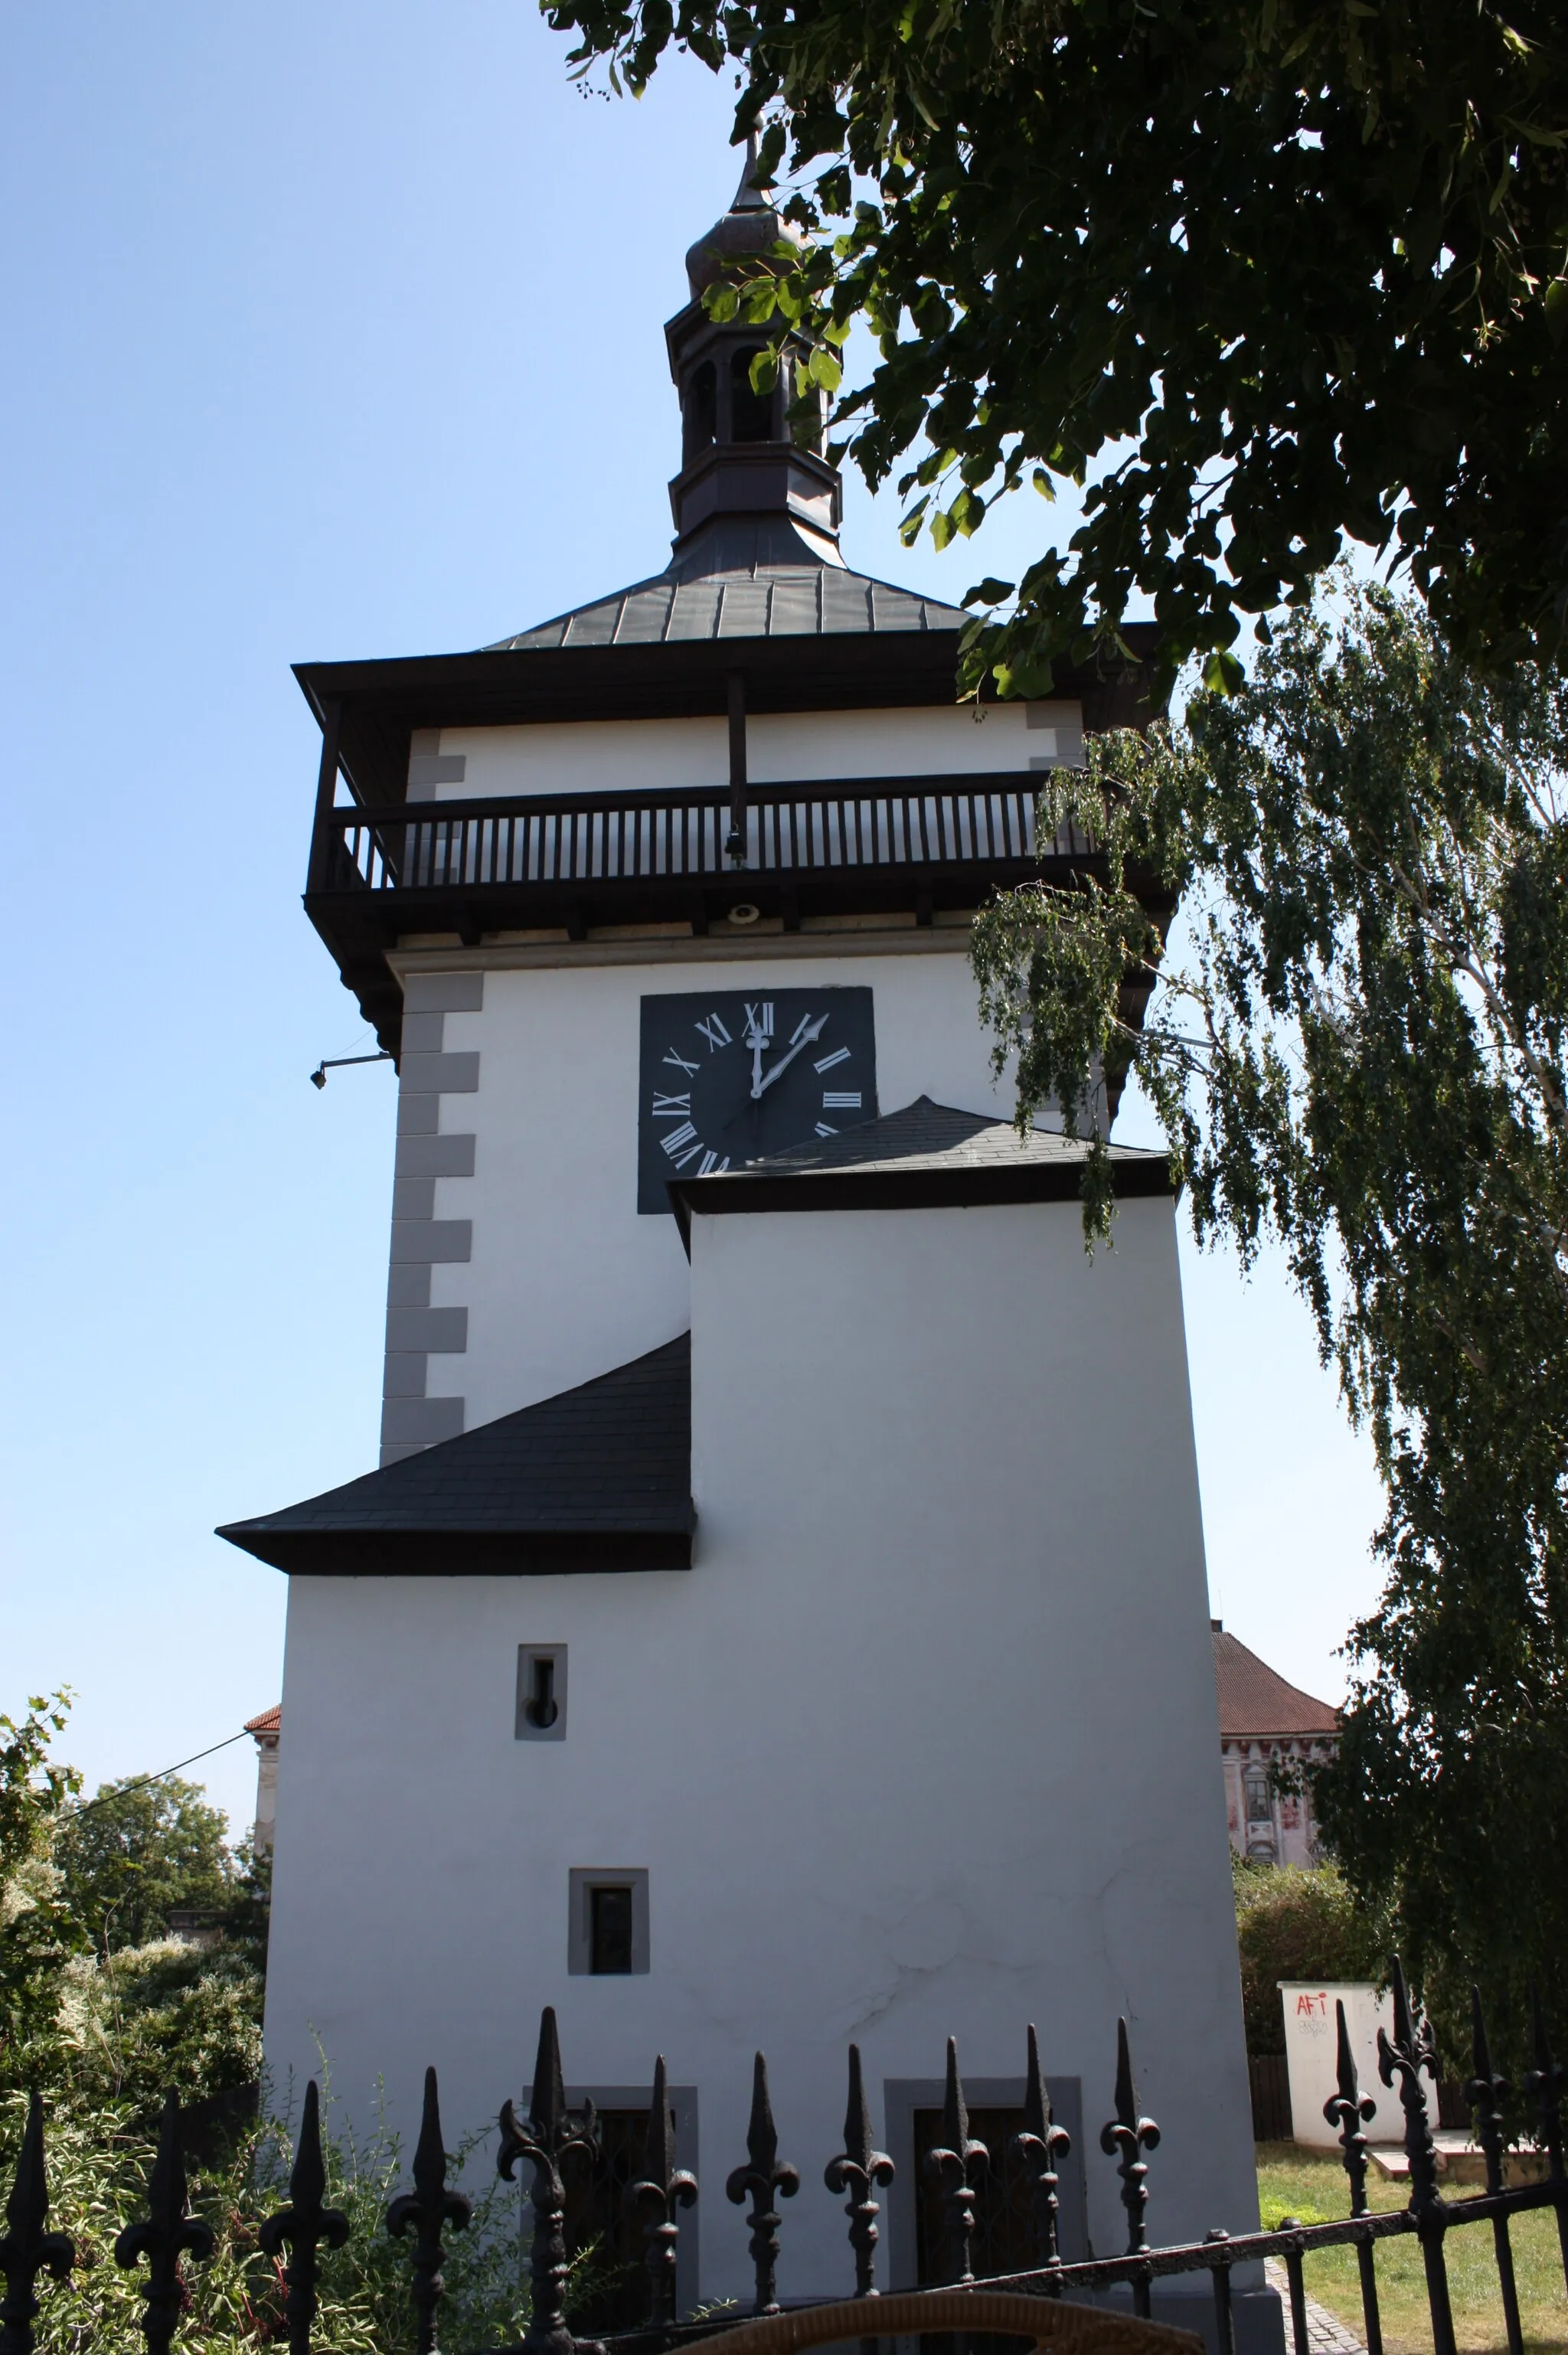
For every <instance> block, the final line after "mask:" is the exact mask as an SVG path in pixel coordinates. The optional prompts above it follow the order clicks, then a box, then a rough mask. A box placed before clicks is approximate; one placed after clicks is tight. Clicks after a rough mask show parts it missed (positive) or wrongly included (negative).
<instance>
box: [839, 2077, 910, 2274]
mask: <svg viewBox="0 0 1568 2355" xmlns="http://www.w3.org/2000/svg"><path fill="white" fill-rule="evenodd" d="M893 2174H894V2168H893V2163H892V2160H891V2158H889V2157H888V2155H887V2152H886V2151H885V2150H875V2149H873V2148H872V2146H871V2113H870V2111H869V2108H868V2107H867V2105H866V2085H865V2080H864V2078H863V2076H862V2074H861V2071H860V2048H859V2045H858V2044H851V2046H850V2047H849V2100H848V2106H847V2108H846V2109H845V2112H844V2147H843V2149H842V2150H841V2151H840V2152H839V2154H838V2156H837V2158H830V2159H829V2160H828V2162H827V2168H826V2169H824V2171H823V2177H822V2180H823V2181H824V2183H825V2184H826V2185H827V2189H828V2190H829V2191H847V2192H848V2194H849V2198H848V2202H847V2204H846V2206H845V2210H844V2213H845V2214H846V2216H848V2219H849V2246H850V2247H851V2248H852V2249H853V2250H854V2252H855V2295H856V2296H857V2297H875V2296H876V2295H877V2242H878V2239H879V2238H880V2235H879V2233H878V2230H877V2218H878V2216H879V2215H880V2213H881V2209H880V2202H879V2201H877V2200H874V2199H873V2198H872V2196H871V2195H872V2193H873V2191H875V2190H879V2189H882V2188H885V2187H886V2186H887V2185H888V2184H890V2183H891V2181H892V2179H893Z"/></svg>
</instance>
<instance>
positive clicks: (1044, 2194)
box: [1012, 2020, 1072, 2296]
mask: <svg viewBox="0 0 1568 2355" xmlns="http://www.w3.org/2000/svg"><path fill="white" fill-rule="evenodd" d="M1012 2147H1013V2148H1014V2150H1015V2151H1016V2152H1017V2153H1018V2156H1019V2160H1020V2161H1021V2163H1022V2166H1023V2170H1024V2173H1025V2175H1026V2176H1027V2177H1028V2179H1029V2188H1030V2190H1031V2191H1032V2192H1033V2194H1034V2213H1035V2231H1036V2244H1035V2245H1036V2251H1037V2254H1038V2255H1039V2259H1040V2264H1041V2265H1042V2266H1044V2267H1046V2268H1048V2269H1051V2270H1054V2269H1055V2268H1057V2267H1059V2266H1060V2265H1061V2244H1060V2243H1059V2241H1058V2237H1057V2230H1058V2222H1059V2218H1060V2215H1061V2200H1060V2199H1059V2198H1058V2196H1057V2191H1058V2186H1059V2184H1060V2181H1061V2178H1060V2176H1059V2175H1058V2173H1057V2162H1058V2160H1060V2159H1063V2158H1067V2157H1068V2156H1069V2155H1070V2154H1071V2152H1072V2136H1071V2135H1070V2134H1069V2133H1068V2131H1067V2128H1066V2127H1065V2126H1058V2125H1057V2123H1056V2121H1055V2119H1054V2118H1053V2117H1052V2116H1051V2095H1050V2094H1049V2092H1048V2091H1047V2090H1046V2083H1045V2075H1044V2072H1043V2071H1042V2070H1041V2068H1040V2039H1039V2037H1038V2036H1037V2035H1036V2034H1035V2032H1034V2023H1033V2022H1032V2020H1031V2021H1030V2023H1029V2059H1028V2062H1027V2064H1026V2068H1025V2073H1024V2123H1023V2132H1022V2133H1021V2134H1016V2135H1014V2137H1013V2145H1012ZM1052 2296H1061V2291H1060V2289H1057V2290H1054V2291H1053V2292H1052Z"/></svg>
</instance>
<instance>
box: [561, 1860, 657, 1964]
mask: <svg viewBox="0 0 1568 2355" xmlns="http://www.w3.org/2000/svg"><path fill="white" fill-rule="evenodd" d="M568 1882H569V1891H570V1903H571V1918H570V1922H569V1925H568V1934H567V1951H566V1966H567V1969H568V1970H569V1971H572V1972H575V1973H579V1974H582V1975H584V1976H586V1977H592V1978H624V1977H627V1976H628V1974H630V1975H632V1976H635V1975H636V1974H637V1973H639V1972H643V1971H645V1970H646V1969H647V1967H648V1876H647V1873H646V1871H645V1870H644V1868H643V1867H642V1866H640V1865H635V1866H625V1867H622V1868H616V1867H613V1866H609V1865H606V1866H603V1867H601V1868H599V1869H598V1870H594V1869H593V1868H592V1867H590V1866H587V1865H573V1867H572V1868H571V1873H570V1874H569V1876H568Z"/></svg>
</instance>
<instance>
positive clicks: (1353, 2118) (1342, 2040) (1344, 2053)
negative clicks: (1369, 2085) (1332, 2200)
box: [1323, 1996, 1378, 2216]
mask: <svg viewBox="0 0 1568 2355" xmlns="http://www.w3.org/2000/svg"><path fill="white" fill-rule="evenodd" d="M1334 2024H1335V2032H1336V2037H1337V2040H1338V2043H1337V2058H1338V2063H1339V2066H1338V2070H1337V2075H1338V2078H1339V2090H1338V2091H1337V2092H1336V2093H1333V2094H1330V2095H1329V2096H1328V2100H1327V2101H1326V2102H1325V2103H1324V2105H1323V2116H1324V2119H1325V2122H1326V2123H1327V2124H1328V2125H1329V2126H1338V2127H1339V2148H1340V2150H1341V2151H1342V2152H1343V2153H1344V2160H1343V2164H1344V2169H1345V2172H1346V2174H1347V2175H1348V2176H1349V2179H1350V2213H1351V2215H1352V2216H1364V2215H1365V2214H1366V2212H1367V2137H1366V2136H1365V2135H1364V2134H1363V2133H1362V2132H1361V2128H1362V2127H1363V2126H1365V2125H1367V2124H1368V2123H1369V2121H1370V2120H1371V2119H1372V2118H1375V2117H1376V2115H1377V2114H1378V2105H1377V2104H1376V2103H1375V2102H1374V2101H1373V2099H1372V2097H1371V2094H1363V2093H1362V2091H1361V2088H1360V2083H1359V2081H1358V2079H1357V2076H1356V2056H1355V2054H1354V2053H1353V2052H1352V2051H1351V2050H1350V2030H1349V2027H1348V2025H1347V2023H1346V2019H1345V2006H1344V2001H1343V1999H1342V1998H1339V1997H1338V1996H1337V1997H1336V1998H1335V1999H1334Z"/></svg>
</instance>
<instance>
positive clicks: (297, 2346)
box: [256, 2077, 348, 2355]
mask: <svg viewBox="0 0 1568 2355" xmlns="http://www.w3.org/2000/svg"><path fill="white" fill-rule="evenodd" d="M256 2238H257V2241H258V2243H259V2244H260V2246H261V2248H262V2250H264V2252H265V2253H266V2254H267V2255H268V2256H269V2257H278V2256H282V2254H283V2251H284V2250H285V2249H287V2251H288V2258H289V2261H288V2264H287V2265H286V2266H285V2267H284V2269H283V2279H284V2281H285V2282H286V2283H287V2284H288V2296H287V2297H286V2298H285V2299H284V2301H283V2312H284V2314H285V2316H286V2317H287V2319H288V2326H289V2355H310V2333H311V2325H312V2324H313V2323H314V2322H315V2317H316V2309H317V2307H319V2306H320V2304H321V2300H320V2298H319V2296H317V2293H316V2284H317V2282H318V2280H319V2278H320V2275H321V2267H320V2264H318V2262H317V2257H316V2252H317V2251H318V2250H319V2249H320V2247H321V2245H322V2243H323V2242H325V2243H326V2246H327V2247H328V2248H329V2249H340V2248H341V2247H342V2246H343V2243H345V2241H347V2238H348V2219H347V2216H346V2215H345V2214H344V2212H343V2211H342V2209H341V2208H329V2207H328V2206H327V2205H326V2159H325V2155H324V2153H323V2151H322V2147H321V2094H320V2090H319V2088H318V2086H317V2084H316V2082H315V2078H314V2077H313V2078H312V2079H311V2081H310V2083H309V2084H308V2085H307V2086H306V2087H305V2089H304V2111H303V2112H302V2114H301V2116H300V2131H299V2140H298V2141H297V2142H296V2143H295V2145H294V2163H293V2170H292V2172H291V2173H290V2176H289V2197H288V2204H287V2206H286V2207H283V2208H278V2209H274V2211H273V2212H272V2215H270V2216H268V2217H266V2218H264V2219H263V2221H262V2224H261V2230H260V2232H258V2233H257V2235H256Z"/></svg>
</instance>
